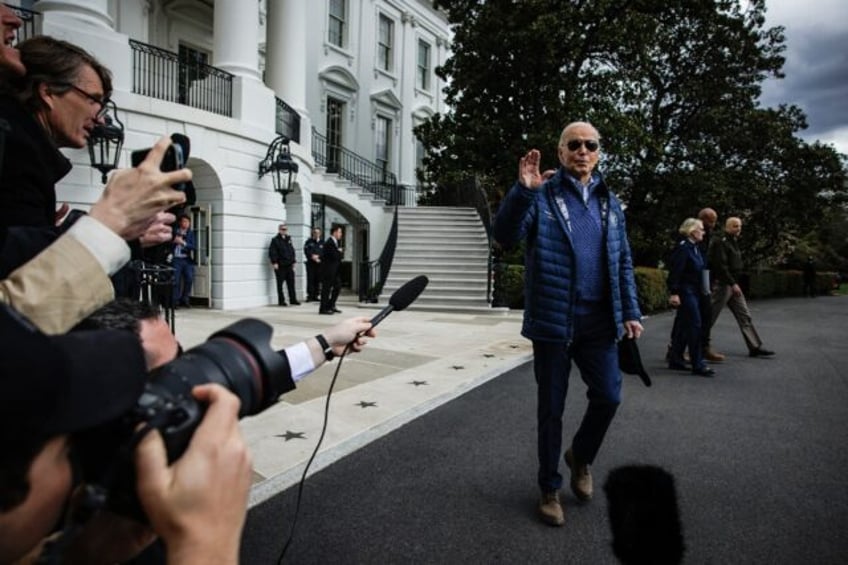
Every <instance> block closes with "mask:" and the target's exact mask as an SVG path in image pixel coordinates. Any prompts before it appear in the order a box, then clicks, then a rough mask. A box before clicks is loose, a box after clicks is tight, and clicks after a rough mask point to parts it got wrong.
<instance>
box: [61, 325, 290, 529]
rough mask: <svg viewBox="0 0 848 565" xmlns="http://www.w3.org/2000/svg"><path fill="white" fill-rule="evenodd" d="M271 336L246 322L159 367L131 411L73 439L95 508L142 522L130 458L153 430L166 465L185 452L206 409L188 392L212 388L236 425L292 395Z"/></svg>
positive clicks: (265, 328) (266, 327)
mask: <svg viewBox="0 0 848 565" xmlns="http://www.w3.org/2000/svg"><path fill="white" fill-rule="evenodd" d="M272 333H273V332H272V328H271V326H269V325H268V324H267V323H265V322H263V321H260V320H256V319H251V318H245V319H243V320H239V321H238V322H235V323H234V324H231V325H229V326H227V327H225V328H223V329H222V330H219V331H217V332H215V333H214V334H212V335H211V336H210V337H209V339H208V340H207V341H206V342H204V343H202V344H201V345H198V346H197V347H194V348H192V349H189V350H188V351H186V352H185V353H183V354H182V355H181V356H180V357H177V358H176V359H174V360H173V361H171V362H170V363H168V364H166V365H163V366H162V367H160V368H158V369H157V370H155V371H153V372H152V373H151V375H150V379H149V381H148V383H147V384H146V385H145V389H144V391H143V392H142V394H141V396H140V397H139V398H138V400H137V402H136V403H135V406H134V407H133V408H132V409H130V410H129V411H128V412H127V413H126V414H124V415H123V416H121V417H120V418H118V419H117V420H116V421H114V422H110V423H108V424H105V425H103V426H100V427H98V428H95V429H92V430H87V431H85V432H83V433H81V434H79V435H78V436H77V437H76V438H75V439H76V443H75V449H76V455H77V460H78V463H79V465H80V470H81V473H82V478H83V480H84V481H85V483H86V485H87V486H88V489H89V492H90V494H91V495H92V496H94V497H96V502H92V503H91V504H93V505H94V506H97V507H100V508H107V509H109V510H111V511H114V512H117V513H119V514H123V515H125V516H129V517H132V518H135V519H138V520H140V521H146V518H145V517H144V513H143V510H142V508H141V505H140V503H139V501H138V498H137V496H136V493H135V467H134V464H133V451H134V449H135V446H136V445H137V443H138V442H139V441H140V440H141V438H142V437H143V436H144V434H145V433H147V432H148V431H150V429H151V428H155V429H157V430H159V433H160V434H161V435H162V438H163V439H164V442H165V447H166V450H167V453H168V462H169V463H170V462H173V461H175V460H176V459H178V458H179V457H180V456H181V455H182V454H183V453H184V452H185V450H186V448H187V447H188V444H189V442H190V441H191V437H192V435H193V434H194V431H195V429H197V426H198V425H199V424H200V421H201V420H202V419H203V414H204V406H202V405H201V404H199V403H198V402H197V401H196V400H195V399H194V397H193V396H192V395H191V390H192V388H193V387H195V386H197V385H201V384H206V383H217V384H220V385H222V386H224V387H225V388H227V389H228V390H230V391H231V392H232V393H234V394H235V395H236V396H238V397H239V399H240V400H241V408H240V411H239V418H243V417H245V416H250V415H253V414H258V413H259V412H262V411H263V410H264V409H265V408H268V407H269V406H271V405H273V404H275V403H276V402H277V399H278V398H279V397H280V395H282V394H283V393H286V392H288V391H290V390H292V389H293V388H294V383H293V381H292V380H291V378H290V372H289V368H288V361H287V360H286V358H285V356H284V354H283V353H282V352H277V351H274V350H273V349H272V348H271V345H270V341H271V336H272Z"/></svg>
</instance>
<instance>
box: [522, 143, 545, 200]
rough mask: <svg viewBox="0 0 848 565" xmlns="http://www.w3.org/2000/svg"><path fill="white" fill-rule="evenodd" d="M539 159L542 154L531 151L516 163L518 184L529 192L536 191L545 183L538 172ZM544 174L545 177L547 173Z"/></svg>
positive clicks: (535, 150)
mask: <svg viewBox="0 0 848 565" xmlns="http://www.w3.org/2000/svg"><path fill="white" fill-rule="evenodd" d="M541 159H542V154H541V153H539V150H538V149H531V150H530V151H529V152H528V153H527V154H526V155H525V156H524V157H522V158H521V160H520V161H519V162H518V182H520V183H521V184H522V185H523V186H525V187H526V188H529V189H531V190H532V189H536V188H538V187H539V186H541V184H542V183H543V182H545V179H546V177H545V176H543V175H542V173H541V172H540V171H539V162H540V161H541ZM545 174H546V175H547V174H548V172H547V171H546V173H545Z"/></svg>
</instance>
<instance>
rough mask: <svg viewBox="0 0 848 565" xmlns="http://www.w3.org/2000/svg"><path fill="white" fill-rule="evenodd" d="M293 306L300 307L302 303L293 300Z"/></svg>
mask: <svg viewBox="0 0 848 565" xmlns="http://www.w3.org/2000/svg"><path fill="white" fill-rule="evenodd" d="M291 305H292V306H300V302H298V301H297V300H292V303H291Z"/></svg>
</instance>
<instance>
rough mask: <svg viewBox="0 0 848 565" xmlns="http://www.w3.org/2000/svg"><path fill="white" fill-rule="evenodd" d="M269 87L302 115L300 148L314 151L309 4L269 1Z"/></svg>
mask: <svg viewBox="0 0 848 565" xmlns="http://www.w3.org/2000/svg"><path fill="white" fill-rule="evenodd" d="M267 7H268V11H267V20H266V21H267V27H266V39H265V83H266V84H267V85H268V87H269V88H270V89H271V90H273V91H274V93H275V94H276V95H277V96H278V97H279V98H280V99H282V100H283V101H284V102H285V103H286V104H288V105H289V106H291V107H292V108H294V109H295V110H297V113H298V114H300V146H301V148H307V150H308V148H311V147H312V143H311V130H312V125H311V122H310V120H309V112H308V111H307V109H306V55H305V53H306V50H307V44H306V41H307V38H306V31H307V30H306V25H307V24H306V0H268V4H267Z"/></svg>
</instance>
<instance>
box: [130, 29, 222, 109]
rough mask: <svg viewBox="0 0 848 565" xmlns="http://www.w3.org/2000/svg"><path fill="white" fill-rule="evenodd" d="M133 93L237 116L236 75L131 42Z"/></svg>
mask: <svg viewBox="0 0 848 565" xmlns="http://www.w3.org/2000/svg"><path fill="white" fill-rule="evenodd" d="M129 42H130V47H131V48H132V57H133V81H132V91H133V92H134V93H136V94H141V95H143V96H150V97H151V98H158V99H159V100H168V101H171V102H177V103H178V104H184V105H186V106H191V107H192V108H198V109H200V110H206V111H208V112H214V113H216V114H221V115H223V116H232V115H233V75H232V74H231V73H228V72H227V71H225V70H223V69H219V68H217V67H213V66H212V65H206V64H204V63H201V62H199V61H192V60H187V59H181V58H180V56H179V55H178V54H177V53H174V52H173V51H168V50H167V49H162V48H160V47H156V46H155V45H149V44H147V43H142V42H141V41H136V40H135V39H130V40H129Z"/></svg>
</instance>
